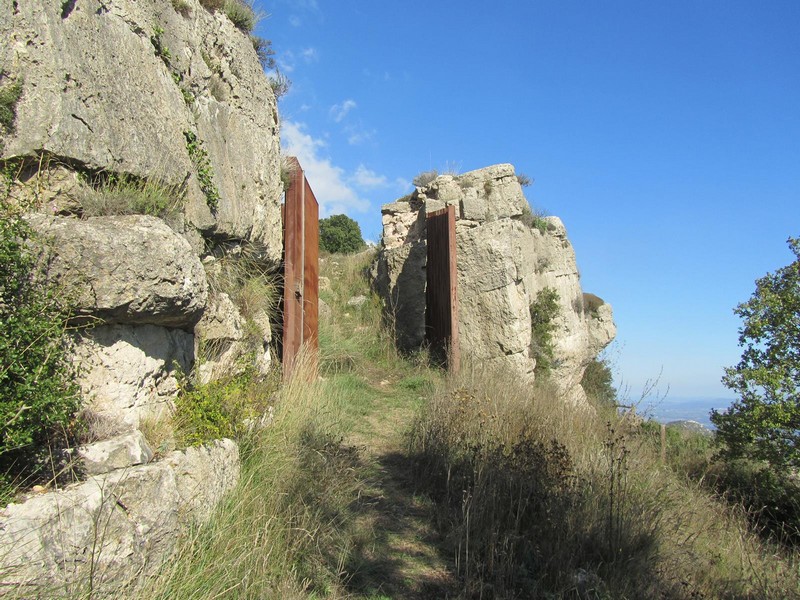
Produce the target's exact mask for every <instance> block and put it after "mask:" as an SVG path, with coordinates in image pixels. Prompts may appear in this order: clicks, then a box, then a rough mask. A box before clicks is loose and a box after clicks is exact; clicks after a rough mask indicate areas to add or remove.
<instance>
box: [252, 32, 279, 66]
mask: <svg viewBox="0 0 800 600" xmlns="http://www.w3.org/2000/svg"><path fill="white" fill-rule="evenodd" d="M250 41H251V42H252V43H253V50H255V51H256V55H257V56H258V62H260V63H261V67H262V68H264V69H267V70H270V69H274V68H275V50H273V49H272V41H271V40H267V39H264V38H262V37H259V36H257V35H251V36H250Z"/></svg>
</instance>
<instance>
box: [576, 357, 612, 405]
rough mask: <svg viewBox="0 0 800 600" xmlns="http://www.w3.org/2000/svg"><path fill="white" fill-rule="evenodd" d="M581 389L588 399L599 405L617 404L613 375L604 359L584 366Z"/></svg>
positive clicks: (594, 360) (598, 359) (595, 360)
mask: <svg viewBox="0 0 800 600" xmlns="http://www.w3.org/2000/svg"><path fill="white" fill-rule="evenodd" d="M581 387H582V388H583V391H584V392H586V395H587V396H589V398H591V399H593V400H594V401H595V402H597V403H599V404H603V405H607V406H615V405H616V403H617V390H616V388H614V375H613V374H612V373H611V368H610V367H609V366H608V361H607V360H606V359H604V358H595V359H593V360H592V362H590V363H589V364H588V365H587V366H586V370H585V371H584V372H583V377H582V378H581Z"/></svg>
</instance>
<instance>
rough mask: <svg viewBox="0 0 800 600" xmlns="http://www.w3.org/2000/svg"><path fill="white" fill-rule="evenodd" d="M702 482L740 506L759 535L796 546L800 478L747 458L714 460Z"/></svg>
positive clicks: (799, 539)
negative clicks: (783, 474) (778, 471)
mask: <svg viewBox="0 0 800 600" xmlns="http://www.w3.org/2000/svg"><path fill="white" fill-rule="evenodd" d="M705 483H706V485H709V486H710V487H711V488H712V489H714V490H716V492H717V493H719V494H720V495H722V496H723V497H725V498H727V499H728V501H729V502H731V503H733V504H734V505H740V506H742V507H744V509H745V512H746V514H747V518H748V520H749V521H750V523H751V524H752V526H753V528H754V529H755V530H756V531H757V532H759V533H760V534H761V535H762V536H764V537H767V538H771V539H773V540H776V541H778V542H781V543H783V544H786V545H790V546H793V547H795V548H798V547H800V482H798V481H797V479H796V478H793V477H784V476H782V475H781V474H779V473H776V472H775V470H774V469H772V468H769V467H768V466H766V465H765V464H762V463H758V462H754V461H751V460H728V461H716V462H715V463H714V464H713V465H711V466H710V468H709V469H708V471H707V472H706V473H705Z"/></svg>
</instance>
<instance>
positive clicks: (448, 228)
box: [425, 206, 461, 372]
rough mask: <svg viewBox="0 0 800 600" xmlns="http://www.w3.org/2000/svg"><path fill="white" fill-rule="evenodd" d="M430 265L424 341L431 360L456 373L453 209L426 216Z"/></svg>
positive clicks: (454, 214)
mask: <svg viewBox="0 0 800 600" xmlns="http://www.w3.org/2000/svg"><path fill="white" fill-rule="evenodd" d="M426 225H427V235H428V265H427V269H426V278H427V285H426V287H425V338H426V340H427V342H428V344H429V346H430V352H431V357H432V358H433V359H434V360H436V361H437V362H440V363H441V364H447V367H448V369H449V370H450V371H451V372H457V371H458V369H459V367H460V364H461V348H460V346H459V341H458V273H457V271H456V213H455V207H454V206H448V207H446V208H443V209H442V210H437V211H434V212H431V213H429V214H428V216H427V224H426Z"/></svg>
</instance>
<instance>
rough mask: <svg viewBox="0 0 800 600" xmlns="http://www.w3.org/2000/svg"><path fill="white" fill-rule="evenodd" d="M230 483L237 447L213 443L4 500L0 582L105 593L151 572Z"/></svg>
mask: <svg viewBox="0 0 800 600" xmlns="http://www.w3.org/2000/svg"><path fill="white" fill-rule="evenodd" d="M238 480H239V450H238V447H237V446H236V444H234V443H233V442H232V441H231V440H221V441H217V442H214V443H213V444H211V445H210V446H204V447H200V448H189V449H187V450H185V451H182V452H173V453H171V454H170V455H168V456H167V457H166V458H165V459H164V460H162V461H160V462H157V463H152V464H149V465H141V466H136V467H130V468H127V469H119V470H115V471H112V472H110V473H107V474H104V475H98V476H93V477H89V479H87V480H86V481H85V482H83V483H80V484H76V485H73V486H70V487H68V488H66V489H64V490H58V491H54V492H49V493H45V494H41V495H36V496H33V497H32V498H30V499H28V500H27V501H25V502H23V503H20V504H10V505H8V506H7V507H6V508H5V509H3V510H2V511H0V572H2V573H3V588H4V589H6V590H11V591H13V590H14V589H25V590H26V591H27V592H29V595H28V594H23V596H25V597H36V598H58V597H70V598H73V597H89V596H91V597H98V598H106V597H114V596H115V595H118V594H119V592H121V591H122V590H125V589H126V588H129V586H131V585H135V584H136V582H137V581H140V580H142V579H143V578H145V577H147V576H148V575H150V574H153V573H155V572H156V571H157V570H158V568H159V567H160V566H161V565H162V564H163V563H164V561H166V560H167V559H168V558H169V556H170V555H171V554H172V552H173V550H174V548H175V544H176V542H177V540H178V539H179V536H180V533H181V531H184V530H185V529H186V528H187V527H188V526H190V525H192V524H198V523H203V522H205V521H206V520H207V519H208V518H209V516H210V515H211V513H212V511H213V509H214V507H215V506H216V505H217V504H218V503H219V501H220V500H221V499H222V497H223V496H224V494H225V493H226V492H228V491H229V490H231V489H232V488H233V487H234V486H235V485H236V484H237V482H238ZM127 591H130V589H128V590H127ZM2 593H3V590H0V595H2ZM14 597H17V596H14Z"/></svg>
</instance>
